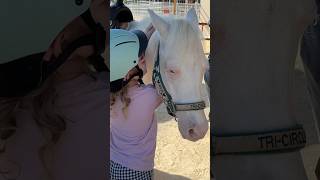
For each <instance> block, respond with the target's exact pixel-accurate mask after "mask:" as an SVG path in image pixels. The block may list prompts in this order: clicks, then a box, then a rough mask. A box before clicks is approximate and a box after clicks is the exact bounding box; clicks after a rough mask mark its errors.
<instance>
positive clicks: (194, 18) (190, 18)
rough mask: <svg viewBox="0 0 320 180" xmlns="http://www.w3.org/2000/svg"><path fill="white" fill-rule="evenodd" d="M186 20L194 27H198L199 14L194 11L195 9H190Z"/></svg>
mask: <svg viewBox="0 0 320 180" xmlns="http://www.w3.org/2000/svg"><path fill="white" fill-rule="evenodd" d="M186 18H187V20H188V21H189V22H191V23H192V24H193V25H195V26H196V27H198V24H199V21H198V17H197V13H196V10H195V9H194V7H192V8H191V9H189V11H188V13H187V15H186Z"/></svg>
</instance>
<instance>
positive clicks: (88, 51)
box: [69, 45, 94, 59]
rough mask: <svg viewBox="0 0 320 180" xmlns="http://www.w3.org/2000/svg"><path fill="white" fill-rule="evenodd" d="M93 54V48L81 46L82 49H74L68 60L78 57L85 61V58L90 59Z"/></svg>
mask: <svg viewBox="0 0 320 180" xmlns="http://www.w3.org/2000/svg"><path fill="white" fill-rule="evenodd" d="M93 54H94V48H93V46H91V45H87V46H82V47H79V48H78V49H76V50H75V51H74V52H73V53H72V54H71V56H70V57H69V59H72V58H75V57H80V58H81V59H86V58H88V57H90V56H91V55H93Z"/></svg>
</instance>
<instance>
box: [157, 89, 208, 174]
mask: <svg viewBox="0 0 320 180" xmlns="http://www.w3.org/2000/svg"><path fill="white" fill-rule="evenodd" d="M205 87H206V86H205V85H204V84H203V94H204V96H205V98H204V99H206V104H207V108H206V109H205V114H206V116H207V118H208V116H209V110H210V107H209V102H208V95H207V93H206V89H205ZM156 116H157V119H158V136H157V149H156V157H155V180H188V179H192V180H193V179H194V180H208V179H210V130H209V131H208V132H207V134H206V136H205V137H204V138H203V139H201V140H199V141H197V142H191V141H188V140H185V139H183V138H182V136H181V135H180V132H179V130H178V124H177V122H176V121H175V120H174V119H173V118H172V117H171V116H169V115H168V114H167V112H166V108H165V106H164V105H163V104H162V105H161V106H160V107H159V108H158V109H157V111H156ZM209 125H210V123H209ZM209 129H210V127H209Z"/></svg>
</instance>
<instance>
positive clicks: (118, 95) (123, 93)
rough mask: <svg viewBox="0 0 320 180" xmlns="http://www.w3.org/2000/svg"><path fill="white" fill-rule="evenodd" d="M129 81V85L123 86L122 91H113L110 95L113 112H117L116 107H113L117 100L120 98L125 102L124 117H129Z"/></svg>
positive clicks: (123, 107)
mask: <svg viewBox="0 0 320 180" xmlns="http://www.w3.org/2000/svg"><path fill="white" fill-rule="evenodd" d="M131 81H132V80H131ZM131 81H130V82H131ZM130 82H129V83H130ZM129 83H128V84H127V85H125V86H124V87H123V88H121V90H120V91H118V92H115V93H111V95H110V112H111V114H114V113H115V111H114V109H112V108H113V106H114V105H115V104H116V102H117V100H120V101H121V102H122V104H123V106H122V108H121V110H122V113H123V114H124V117H125V118H127V116H128V107H129V105H130V102H131V99H130V97H129V96H128V89H129Z"/></svg>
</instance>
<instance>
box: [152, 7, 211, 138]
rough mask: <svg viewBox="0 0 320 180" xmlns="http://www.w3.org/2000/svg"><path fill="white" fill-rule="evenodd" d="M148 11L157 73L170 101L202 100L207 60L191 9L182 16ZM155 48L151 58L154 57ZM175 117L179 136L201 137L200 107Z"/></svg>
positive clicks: (202, 116) (204, 124)
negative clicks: (169, 15)
mask: <svg viewBox="0 0 320 180" xmlns="http://www.w3.org/2000/svg"><path fill="white" fill-rule="evenodd" d="M149 14H150V17H151V22H152V24H153V26H154V27H155V28H156V30H157V32H156V33H155V35H154V36H155V37H156V39H157V41H156V42H158V43H156V44H159V43H160V46H159V47H160V49H159V60H160V67H161V68H160V72H161V76H162V79H163V82H164V85H165V87H166V89H167V91H168V92H169V93H170V95H171V96H172V99H173V102H175V103H178V104H185V103H193V102H199V101H204V99H203V95H202V94H201V92H202V90H201V89H202V87H203V86H202V80H203V76H204V72H205V70H206V68H208V61H207V60H206V57H205V54H204V51H203V47H202V44H201V33H200V30H199V26H198V18H197V15H196V12H195V10H194V8H192V9H190V10H189V11H188V13H187V15H186V17H185V18H176V17H160V16H158V15H156V14H155V13H154V12H153V11H151V10H149ZM152 39H153V38H151V39H150V41H152ZM150 43H152V42H150ZM157 47H158V46H157ZM157 47H156V48H155V55H154V58H157V52H158V51H157V49H158V48H157ZM176 117H177V119H178V126H179V130H180V133H181V135H182V136H183V138H185V139H188V140H191V141H196V140H198V139H201V138H203V137H204V136H205V134H206V132H207V130H208V121H207V119H206V116H205V114H204V110H191V111H177V112H176Z"/></svg>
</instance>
